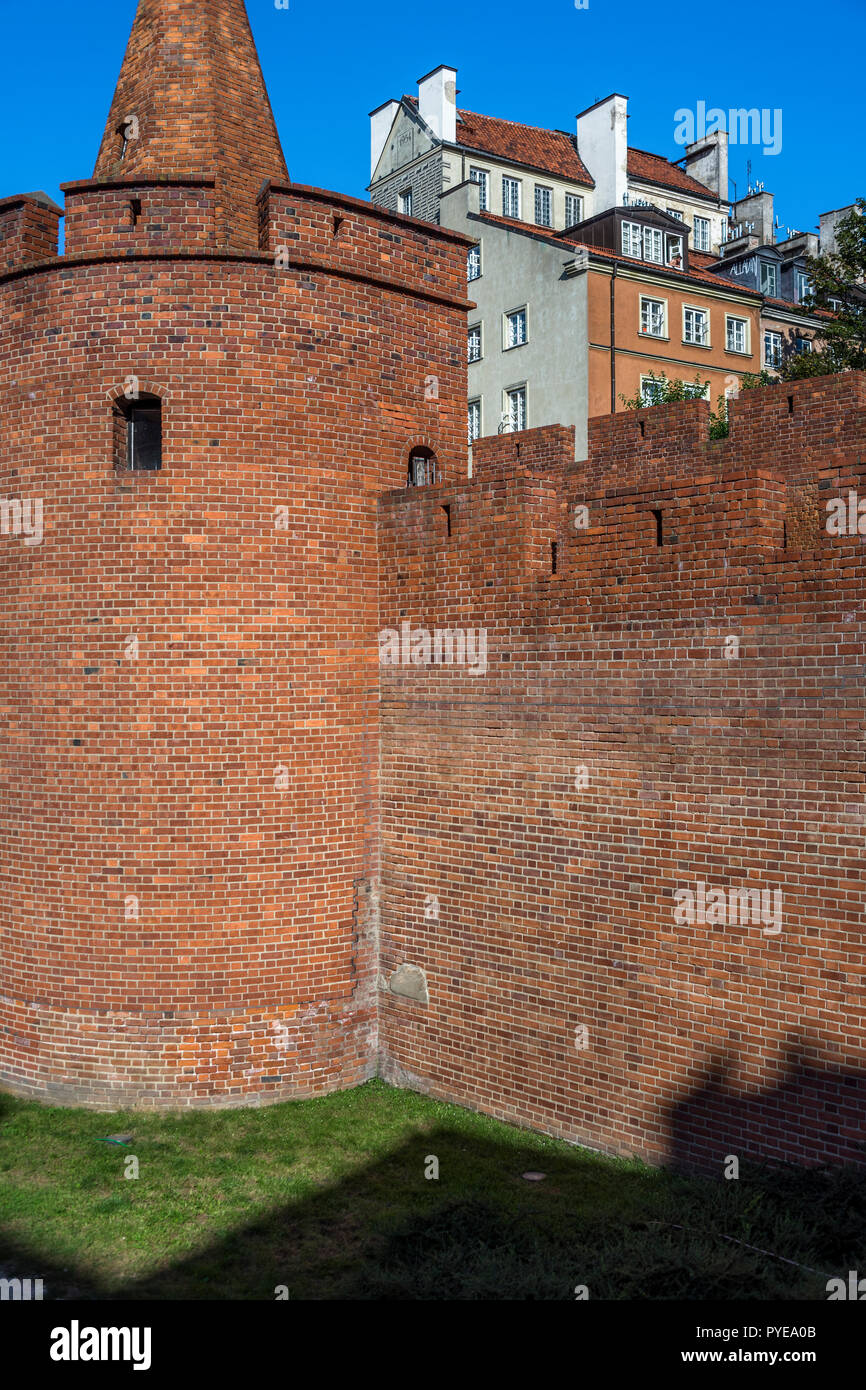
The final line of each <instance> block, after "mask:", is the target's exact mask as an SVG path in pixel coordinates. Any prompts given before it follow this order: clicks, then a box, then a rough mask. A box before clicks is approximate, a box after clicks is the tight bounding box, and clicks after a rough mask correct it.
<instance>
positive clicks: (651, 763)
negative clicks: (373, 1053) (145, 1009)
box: [379, 374, 866, 1172]
mask: <svg viewBox="0 0 866 1390" xmlns="http://www.w3.org/2000/svg"><path fill="white" fill-rule="evenodd" d="M707 413H708V412H707V407H706V405H705V404H704V403H703V402H691V403H683V404H681V405H671V406H661V407H656V408H654V409H652V410H647V411H645V412H637V413H636V414H634V415H633V414H623V415H619V416H617V417H615V418H611V417H605V418H604V419H600V420H594V421H593V422H592V423H591V428H590V457H589V458H588V459H587V460H582V461H578V462H575V461H574V458H573V438H572V436H571V434H570V432H569V431H565V430H561V429H547V430H535V431H528V432H526V433H525V434H520V435H511V436H505V437H503V438H497V439H489V440H482V441H479V442H478V443H477V444H476V445H475V446H474V448H473V455H474V458H473V473H474V476H473V478H472V479H471V480H467V481H464V482H461V483H453V484H452V485H451V486H441V487H438V488H435V489H419V490H418V492H417V493H411V492H405V491H404V492H402V493H399V494H389V495H387V496H386V497H384V498H382V499H381V501H380V547H379V551H380V630H381V631H398V632H399V631H402V630H403V625H405V629H406V653H407V658H406V663H405V664H403V662H402V661H401V663H400V664H397V665H383V666H382V667H381V669H380V677H381V681H380V684H381V690H380V701H381V712H380V739H381V762H380V779H381V790H380V820H381V837H382V845H381V852H382V882H381V886H380V898H381V922H380V929H379V930H380V952H381V959H380V980H381V981H382V982H383V985H382V993H381V994H380V1001H381V1004H380V1051H381V1059H382V1060H381V1064H380V1065H381V1066H382V1068H383V1071H384V1074H385V1075H386V1076H390V1077H391V1078H393V1079H394V1080H398V1081H403V1082H406V1081H407V1080H408V1081H410V1082H411V1084H414V1085H416V1086H419V1087H421V1088H422V1089H425V1090H428V1091H430V1092H431V1093H432V1094H434V1095H437V1096H441V1097H443V1098H450V1099H454V1100H459V1101H460V1102H462V1103H463V1104H468V1105H471V1106H474V1107H477V1108H479V1109H482V1110H485V1111H488V1112H490V1113H492V1114H495V1115H498V1116H501V1117H504V1118H508V1119H512V1120H515V1121H517V1122H519V1123H524V1124H531V1125H534V1126H535V1127H537V1128H540V1129H543V1130H546V1131H548V1132H550V1133H555V1134H558V1135H563V1136H565V1137H567V1138H570V1139H575V1140H578V1141H579V1142H583V1143H587V1144H590V1145H591V1146H593V1147H597V1148H601V1149H604V1150H606V1151H609V1152H616V1153H637V1154H640V1155H642V1156H643V1157H645V1158H647V1159H650V1160H652V1161H664V1160H670V1159H674V1160H676V1161H678V1162H681V1163H683V1164H685V1165H689V1166H697V1167H700V1168H703V1169H705V1170H707V1171H710V1172H721V1165H722V1163H723V1160H724V1156H725V1155H727V1154H738V1155H740V1156H741V1157H746V1156H747V1157H751V1158H755V1159H778V1158H787V1159H791V1160H796V1161H801V1162H802V1161H805V1162H818V1161H831V1162H835V1161H843V1160H844V1161H857V1162H859V1161H862V1149H861V1147H860V1145H861V1143H862V1138H863V1133H864V1124H866V1082H864V1077H866V1015H864V1009H863V1001H864V997H866V973H864V964H863V954H862V930H863V928H862V920H863V919H862V912H863V902H862V898H863V886H862V846H863V834H864V830H866V776H864V770H863V744H862V739H863V682H864V677H866V609H864V592H866V589H864V579H866V548H864V547H866V538H864V537H862V536H859V535H855V536H847V535H843V536H834V535H830V534H828V532H827V529H826V526H825V520H826V509H825V502H826V501H827V500H829V499H830V498H832V497H836V496H844V497H846V498H847V495H848V491H849V489H853V490H855V491H856V493H857V494H858V496H859V497H864V498H866V462H864V460H866V376H863V375H854V374H852V375H850V376H844V377H841V378H827V379H823V380H817V379H816V380H813V381H808V382H802V383H799V384H797V385H795V386H786V385H781V386H774V387H769V388H766V389H764V390H757V391H754V392H750V393H743V395H742V396H741V397H740V399H739V400H738V401H737V402H736V404H735V408H734V411H733V427H732V431H731V435H730V437H729V438H728V439H727V440H724V441H718V442H711V441H709V440H708V438H707V432H706V424H707ZM642 421H643V423H644V429H643V430H641V429H640V425H641V422H642ZM578 506H586V507H587V509H588V513H589V518H588V519H589V524H588V526H587V527H586V528H585V529H580V530H576V529H575V527H574V516H575V508H576V507H578ZM659 528H660V529H659ZM659 542H660V543H659ZM554 545H555V546H556V551H555V552H554V551H553V550H552V547H553V546H554ZM554 554H555V571H554ZM458 629H459V630H462V631H463V632H464V634H469V633H472V634H474V651H475V653H476V655H477V651H478V644H479V641H480V638H479V637H478V634H479V633H481V632H483V633H484V635H485V644H484V657H485V659H484V662H483V664H480V663H478V661H477V660H476V663H475V669H472V667H471V665H470V662H469V659H468V657H467V660H466V661H465V662H464V663H463V664H462V665H461V664H459V663H458V662H455V661H452V662H451V663H450V664H447V663H445V662H443V660H442V657H441V655H440V660H439V663H438V664H437V663H436V662H435V661H429V662H428V661H425V658H424V652H425V648H424V645H423V642H420V634H423V631H424V630H426V631H429V632H435V631H436V630H440V631H449V632H452V633H453V632H456V631H457V630H458ZM413 632H414V633H416V634H419V645H418V646H417V648H416V649H415V650H416V651H417V653H418V658H417V659H418V664H414V663H413V661H412V650H413V649H412V645H411V643H412V634H413ZM467 641H468V639H467ZM443 650H445V649H444V648H443ZM453 650H454V649H453V648H452V651H453ZM459 650H460V649H459V648H457V651H458V652H459ZM466 650H467V653H468V652H469V647H468V646H467V648H466ZM745 889H749V890H752V889H754V890H759V891H758V894H757V899H756V901H757V903H758V904H760V903H762V902H764V903H766V904H767V905H768V906H769V904H775V903H776V902H777V901H778V904H779V914H778V920H776V919H775V918H774V917H773V916H772V915H769V916H766V918H765V919H764V918H760V917H759V916H754V917H750V916H749V913H748V912H747V913H746V916H745V918H740V917H738V912H739V909H738V908H737V906H736V903H738V902H739V897H738V895H739V893H740V892H741V890H742V891H744V890H745ZM711 890H717V892H716V897H715V899H714V901H715V903H716V908H714V909H713V910H714V911H716V910H718V911H721V909H718V902H719V900H721V901H722V902H723V903H727V904H728V907H727V908H726V909H725V910H726V912H733V917H727V918H725V917H722V918H721V919H719V918H718V917H716V918H713V917H712V916H709V917H707V916H706V915H705V914H703V915H702V913H703V909H701V908H696V916H695V918H694V920H692V921H688V920H683V919H680V920H678V919H677V917H676V915H675V914H676V912H677V910H678V903H679V901H680V899H678V898H677V896H676V895H677V894H678V893H681V894H682V893H688V892H691V893H692V894H693V897H694V900H695V901H696V902H697V901H703V898H701V895H704V897H705V896H706V894H707V893H708V892H710V891H711ZM764 893H766V894H767V897H766V898H762V897H761V895H762V894H764ZM777 893H778V894H779V895H780V896H779V898H778V900H777V899H776V897H775V895H776V894H777ZM731 894H733V895H734V897H733V899H732V898H731ZM750 901H751V900H750ZM431 902H435V914H434V913H431V911H430V908H429V904H430V903H431ZM731 902H733V903H734V904H735V906H734V907H733V908H731V907H730V904H731ZM398 967H401V971H400V972H398ZM412 967H414V969H415V971H416V972H419V973H418V975H417V978H422V977H423V979H424V982H425V983H424V992H425V998H426V999H427V1001H428V1002H426V1003H425V1002H424V999H419V998H415V997H413V998H408V997H405V994H404V993H402V992H401V989H402V986H400V984H399V982H400V981H401V980H402V979H404V978H405V976H406V970H407V969H409V968H412Z"/></svg>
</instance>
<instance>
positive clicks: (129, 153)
mask: <svg viewBox="0 0 866 1390" xmlns="http://www.w3.org/2000/svg"><path fill="white" fill-rule="evenodd" d="M64 191H65V194H66V247H65V254H64V255H63V256H58V255H57V220H58V214H59V209H57V208H56V207H54V205H53V204H51V202H50V200H48V199H46V198H45V197H44V195H24V196H22V197H19V198H10V199H6V200H5V201H4V202H0V389H2V396H3V402H4V407H3V411H2V415H0V471H2V483H0V513H2V535H0V569H2V586H3V594H4V603H3V612H2V620H0V621H2V629H0V637H2V649H0V656H2V721H0V740H2V742H0V874H2V891H0V930H2V935H0V970H2V978H0V1083H2V1084H3V1085H4V1086H5V1087H7V1088H8V1089H11V1090H14V1091H16V1092H18V1093H21V1094H29V1095H39V1096H42V1097H45V1098H46V1099H50V1100H52V1101H55V1102H58V1101H59V1102H62V1103H74V1104H87V1105H96V1106H104V1107H107V1106H112V1107H114V1106H126V1105H133V1104H137V1105H229V1104H250V1103H255V1102H257V1101H260V1100H266V1099H267V1100H277V1099H285V1098H289V1097H292V1096H301V1095H310V1094H315V1093H317V1092H323V1091H326V1090H329V1089H333V1088H336V1087H340V1086H347V1085H352V1084H354V1083H356V1082H358V1081H360V1080H362V1079H364V1078H365V1077H366V1076H368V1075H370V1074H371V1071H372V1069H373V1067H374V1065H375V1046H376V1037H375V1029H376V997H375V980H376V975H375V930H376V913H375V896H376V895H375V870H376V862H375V844H376V795H377V786H376V777H377V682H378V668H377V642H376V629H377V614H376V592H375V590H376V576H377V569H376V529H375V528H376V502H377V497H378V495H379V494H380V493H381V492H382V491H384V490H386V489H392V488H396V487H402V486H403V485H404V484H405V482H406V478H407V469H408V463H409V458H410V455H411V454H412V452H413V451H414V450H415V449H416V448H418V447H419V446H423V448H424V449H425V450H429V451H432V452H433V453H434V454H435V456H436V459H437V461H438V465H439V470H440V475H442V474H444V475H445V476H448V475H449V473H452V474H453V472H454V471H455V470H459V471H461V472H462V471H463V470H464V469H465V450H466V421H465V398H466V390H465V370H466V368H465V347H464V344H465V310H466V307H467V306H466V285H465V263H466V259H465V258H466V247H467V243H466V241H465V240H464V239H463V238H461V237H459V236H455V235H454V234H452V233H447V232H444V231H440V230H439V229H438V228H436V227H431V226H428V225H426V224H421V223H417V222H414V221H413V220H411V219H409V218H402V217H391V216H387V215H384V214H382V213H381V212H380V211H378V210H376V209H374V208H372V207H370V206H369V205H368V204H365V203H362V202H358V201H355V200H353V199H347V198H343V197H341V196H338V195H334V194H331V193H326V192H322V191H321V190H318V189H310V188H301V187H298V186H295V185H292V184H290V183H289V181H288V173H287V171H286V167H285V163H284V160H283V155H282V151H281V149H280V144H279V140H278V137H277V133H276V129H275V125H274V121H273V117H272V114H271V110H270V105H269V102H268V98H267V93H266V90H265V85H264V81H263V78H262V74H261V70H260V67H259V62H258V58H257V55H256V51H255V47H254V44H253V40H252V36H251V34H250V30H249V25H248V22H247V16H246V12H245V8H244V4H243V0H141V3H140V4H139V8H138V14H137V16H136V20H135V25H134V28H133V32H132V37H131V39H130V43H129V48H128V51H127V55H126V59H125V62H124V66H123V70H122V73H121V77H120V81H119V83H118V87H117V94H116V96H115V100H114V103H113V105H112V109H111V115H110V117H109V121H108V125H107V128H106V133H105V137H104V139H103V142H102V147H101V149H100V154H99V158H98V161H97V165H96V169H95V172H94V177H93V179H92V180H91V181H89V182H86V183H76V184H70V185H67V186H66V188H65V190H64Z"/></svg>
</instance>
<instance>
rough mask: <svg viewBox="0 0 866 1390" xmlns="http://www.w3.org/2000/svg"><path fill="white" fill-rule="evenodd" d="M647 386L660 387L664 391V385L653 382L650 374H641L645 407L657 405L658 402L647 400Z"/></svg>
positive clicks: (642, 398)
mask: <svg viewBox="0 0 866 1390" xmlns="http://www.w3.org/2000/svg"><path fill="white" fill-rule="evenodd" d="M646 386H652V387H660V388H661V389H662V390H664V383H663V382H660V381H653V380H652V379H651V377H650V375H649V374H648V373H644V372H641V376H640V398H641V400H642V401H643V403H644V405H656V404H657V402H656V401H654V400H652V399H648V398H647V396H646V394H645V390H646Z"/></svg>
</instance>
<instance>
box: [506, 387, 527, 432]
mask: <svg viewBox="0 0 866 1390" xmlns="http://www.w3.org/2000/svg"><path fill="white" fill-rule="evenodd" d="M505 402H506V413H507V415H508V422H509V425H510V427H511V429H512V430H525V429H526V387H525V386H516V387H514V388H513V389H512V390H511V391H506V393H505Z"/></svg>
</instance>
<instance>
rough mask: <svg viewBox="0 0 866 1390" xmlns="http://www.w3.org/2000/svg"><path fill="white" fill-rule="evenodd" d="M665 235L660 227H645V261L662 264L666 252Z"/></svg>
mask: <svg viewBox="0 0 866 1390" xmlns="http://www.w3.org/2000/svg"><path fill="white" fill-rule="evenodd" d="M663 242H664V239H663V236H662V233H661V232H660V230H659V229H658V227H644V229H643V258H644V260H645V261H652V262H653V263H654V264H655V265H662V264H663V262H664V254H663V251H662V246H663Z"/></svg>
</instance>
